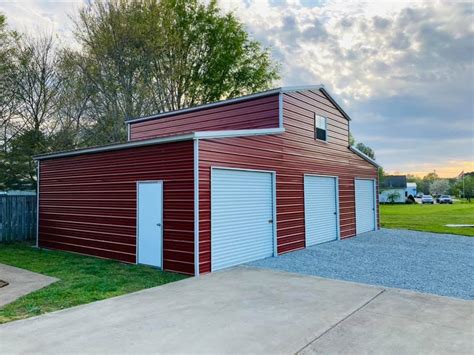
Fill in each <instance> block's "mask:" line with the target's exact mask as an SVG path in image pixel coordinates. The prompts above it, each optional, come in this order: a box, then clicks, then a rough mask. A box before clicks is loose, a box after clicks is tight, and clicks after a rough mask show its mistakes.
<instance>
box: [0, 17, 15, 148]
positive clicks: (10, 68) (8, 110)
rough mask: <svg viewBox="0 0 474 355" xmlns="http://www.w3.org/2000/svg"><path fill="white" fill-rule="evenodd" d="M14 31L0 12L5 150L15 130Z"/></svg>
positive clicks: (0, 139)
mask: <svg viewBox="0 0 474 355" xmlns="http://www.w3.org/2000/svg"><path fill="white" fill-rule="evenodd" d="M16 36H17V35H16V33H15V32H12V31H9V30H8V28H7V26H6V18H5V16H4V15H2V14H0V150H1V151H3V152H6V149H7V145H8V141H9V139H10V138H11V137H12V136H13V135H14V133H15V132H16V131H17V127H16V126H17V122H16V120H15V115H14V113H15V111H16V109H17V104H18V101H17V100H16V95H15V82H16V79H17V71H16V67H15V59H14V57H15V39H16Z"/></svg>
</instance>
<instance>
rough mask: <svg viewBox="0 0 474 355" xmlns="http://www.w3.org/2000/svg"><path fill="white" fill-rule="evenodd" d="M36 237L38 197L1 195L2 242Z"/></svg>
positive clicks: (0, 232)
mask: <svg viewBox="0 0 474 355" xmlns="http://www.w3.org/2000/svg"><path fill="white" fill-rule="evenodd" d="M35 237H36V196H34V195H0V242H10V241H19V240H28V239H34V238H35Z"/></svg>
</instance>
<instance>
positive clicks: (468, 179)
mask: <svg viewBox="0 0 474 355" xmlns="http://www.w3.org/2000/svg"><path fill="white" fill-rule="evenodd" d="M453 192H454V195H456V196H460V197H464V198H467V199H468V200H469V201H470V200H471V199H472V198H473V197H474V176H473V175H467V174H466V175H465V176H464V183H463V179H458V180H457V182H456V184H455V185H454V188H453Z"/></svg>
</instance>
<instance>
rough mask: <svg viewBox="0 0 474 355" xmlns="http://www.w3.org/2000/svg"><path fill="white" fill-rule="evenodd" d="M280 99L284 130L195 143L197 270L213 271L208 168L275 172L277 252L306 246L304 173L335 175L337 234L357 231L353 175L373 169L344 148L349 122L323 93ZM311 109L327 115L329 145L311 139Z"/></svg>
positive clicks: (372, 174)
mask: <svg viewBox="0 0 474 355" xmlns="http://www.w3.org/2000/svg"><path fill="white" fill-rule="evenodd" d="M283 100H284V127H285V129H286V132H285V133H284V134H282V135H279V136H259V137H240V138H225V139H219V140H202V141H200V143H199V158H200V166H199V174H200V175H199V178H200V188H199V199H200V226H199V229H200V248H199V250H200V271H201V272H209V271H210V270H211V233H210V231H211V226H210V211H211V210H210V209H211V205H210V170H211V166H225V167H235V168H247V169H263V170H274V171H276V173H277V244H278V253H285V252H288V251H293V250H297V249H301V248H304V247H305V221H304V188H303V187H304V185H303V181H304V177H303V175H304V174H305V173H308V174H321V175H332V176H338V177H339V207H340V224H341V238H346V237H350V236H353V235H355V232H356V231H355V228H356V225H355V195H354V194H355V191H354V178H355V177H366V178H376V177H377V169H376V168H375V167H374V166H373V165H371V164H369V163H368V162H367V161H365V160H364V159H362V158H360V157H359V156H357V155H355V154H354V153H352V152H351V151H350V150H349V149H348V144H349V143H348V134H349V122H348V121H347V120H346V119H345V118H344V117H343V116H342V115H341V113H340V112H339V111H338V110H337V109H336V108H335V107H334V106H333V105H332V104H331V102H330V101H329V100H328V99H327V98H326V97H325V96H324V94H323V93H321V92H319V91H305V92H298V93H289V94H285V95H284V98H283ZM314 113H317V114H320V115H323V116H326V117H328V123H327V124H328V135H329V139H328V142H327V143H326V142H321V141H316V140H315V139H314Z"/></svg>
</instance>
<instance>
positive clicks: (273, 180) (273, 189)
mask: <svg viewBox="0 0 474 355" xmlns="http://www.w3.org/2000/svg"><path fill="white" fill-rule="evenodd" d="M214 170H237V171H250V172H255V173H270V174H272V218H273V226H272V227H273V228H272V233H273V256H277V255H278V245H277V206H276V172H275V171H273V170H259V169H244V168H229V167H223V166H211V186H210V191H209V196H210V203H209V205H210V208H211V269H212V230H213V226H214V218H213V213H212V184H213V176H214V174H213V171H214Z"/></svg>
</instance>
